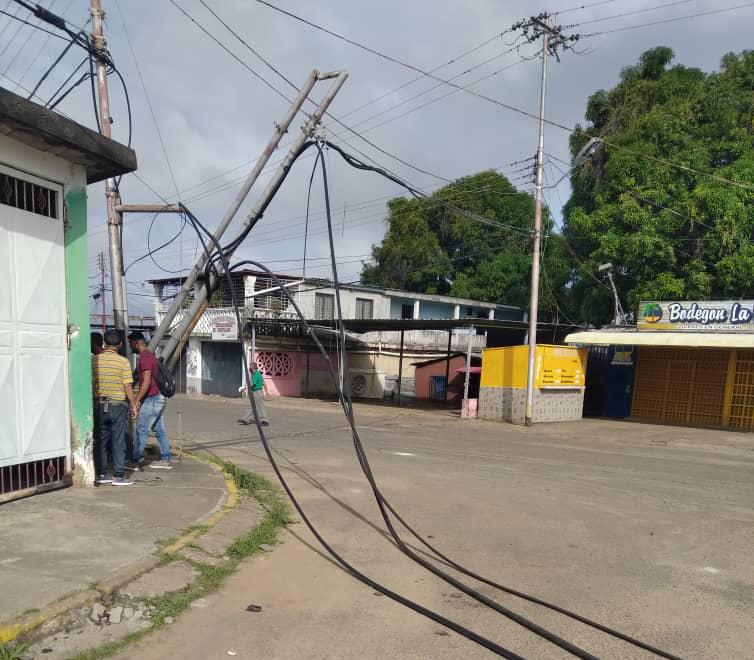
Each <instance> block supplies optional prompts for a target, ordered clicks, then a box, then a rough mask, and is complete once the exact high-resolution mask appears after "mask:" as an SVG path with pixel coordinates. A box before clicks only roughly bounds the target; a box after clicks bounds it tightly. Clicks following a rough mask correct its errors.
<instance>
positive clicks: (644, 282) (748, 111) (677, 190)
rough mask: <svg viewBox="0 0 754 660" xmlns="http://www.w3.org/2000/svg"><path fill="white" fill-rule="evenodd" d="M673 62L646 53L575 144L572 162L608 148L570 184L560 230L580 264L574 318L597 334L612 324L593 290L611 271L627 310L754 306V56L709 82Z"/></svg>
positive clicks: (729, 58) (596, 109)
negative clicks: (672, 302) (600, 142)
mask: <svg viewBox="0 0 754 660" xmlns="http://www.w3.org/2000/svg"><path fill="white" fill-rule="evenodd" d="M672 60H673V52H672V51H671V50H670V49H669V48H662V47H660V48H654V49H652V50H649V51H647V52H646V53H644V54H643V55H642V56H641V57H640V59H639V62H638V64H637V65H635V66H631V67H627V68H625V69H624V70H623V71H622V73H621V79H620V82H619V83H618V84H617V85H616V86H615V87H614V88H613V89H611V90H609V91H605V90H600V91H598V92H596V93H595V94H593V95H592V96H591V98H590V99H589V101H588V103H587V106H586V113H585V117H586V120H587V124H586V125H585V126H583V127H581V126H579V127H577V129H576V131H575V132H574V133H573V134H572V136H571V150H572V153H573V155H575V154H576V153H578V151H579V149H581V147H582V146H583V145H584V144H585V143H586V142H587V140H588V139H589V138H590V137H592V136H597V137H601V138H603V139H604V140H605V142H606V144H605V146H604V148H603V149H602V150H601V151H600V152H599V153H598V154H597V155H596V156H595V157H594V158H593V159H592V160H591V162H590V163H588V164H586V165H584V166H582V167H580V168H579V169H578V170H576V171H575V172H574V174H573V176H572V178H571V182H572V186H573V194H572V196H571V199H570V200H569V202H568V203H567V205H566V208H565V221H564V230H563V231H564V236H565V238H566V239H567V241H568V244H569V245H570V246H571V247H572V250H573V252H574V253H575V255H576V257H577V258H578V261H579V264H580V266H579V268H578V270H577V272H576V275H575V278H574V281H573V282H572V286H571V291H570V293H571V301H572V303H573V304H574V305H575V306H577V309H575V310H574V309H573V308H572V311H574V313H576V314H578V315H579V316H580V317H581V318H583V319H587V320H590V321H592V322H595V323H596V322H603V321H606V320H607V319H609V318H610V316H611V313H612V300H611V294H610V292H609V291H608V290H607V289H606V288H605V287H603V286H600V285H599V283H598V282H597V280H596V278H595V274H596V273H597V267H598V265H599V264H601V263H605V262H612V263H613V264H614V266H615V268H616V271H615V272H616V284H617V286H618V289H619V293H620V296H621V299H622V300H623V302H624V304H627V305H628V308H630V309H636V307H637V305H638V302H639V301H640V300H641V299H647V298H649V299H694V298H702V299H704V298H710V299H714V298H738V297H744V296H748V297H752V296H754V244H753V243H752V239H754V192H752V187H754V149H753V148H754V51H745V52H743V53H741V54H740V55H734V54H728V55H726V56H725V57H723V59H722V63H721V67H720V70H719V71H717V72H714V73H710V74H705V73H704V72H702V71H700V70H698V69H691V68H686V67H684V66H680V65H675V66H671V62H672ZM670 162H672V163H675V164H678V165H681V166H683V167H682V168H679V167H674V166H673V165H671V164H670ZM716 177H717V178H716ZM720 179H728V180H730V181H733V182H737V183H739V184H741V185H740V186H736V185H730V184H728V183H726V182H724V181H721V180H720Z"/></svg>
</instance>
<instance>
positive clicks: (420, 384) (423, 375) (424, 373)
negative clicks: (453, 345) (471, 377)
mask: <svg viewBox="0 0 754 660" xmlns="http://www.w3.org/2000/svg"><path fill="white" fill-rule="evenodd" d="M465 366H466V358H465V357H464V356H462V355H456V356H454V357H451V358H450V373H449V375H448V382H451V381H452V380H453V378H454V377H455V375H456V369H462V368H463V367H465ZM446 369H447V360H439V361H437V362H432V363H431V364H427V365H424V366H418V367H416V368H415V375H414V379H415V381H416V398H417V399H429V398H430V393H431V389H430V381H431V380H432V377H433V376H442V377H445V373H446ZM445 398H446V400H449V399H450V395H449V394H448V392H447V389H446V392H445Z"/></svg>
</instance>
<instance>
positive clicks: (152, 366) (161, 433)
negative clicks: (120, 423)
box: [128, 332, 173, 470]
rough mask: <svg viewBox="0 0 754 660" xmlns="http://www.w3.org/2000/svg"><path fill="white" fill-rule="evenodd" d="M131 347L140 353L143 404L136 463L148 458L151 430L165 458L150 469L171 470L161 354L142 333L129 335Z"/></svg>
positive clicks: (140, 411) (153, 463) (136, 446)
mask: <svg viewBox="0 0 754 660" xmlns="http://www.w3.org/2000/svg"><path fill="white" fill-rule="evenodd" d="M128 339H129V341H130V342H131V348H132V349H133V350H134V352H135V353H138V355H139V367H138V373H139V392H138V394H137V395H136V396H137V398H138V399H139V401H140V402H141V406H140V408H139V420H138V422H137V424H136V442H135V443H134V453H133V457H132V464H135V465H136V466H138V465H139V464H140V463H141V461H142V460H143V459H144V449H145V448H146V446H147V439H148V438H149V431H150V429H151V430H153V431H154V434H155V435H156V436H157V442H159V443H160V453H161V460H160V461H156V462H152V463H150V464H149V467H150V468H154V469H158V470H170V469H172V467H173V466H172V465H171V463H170V458H171V456H170V441H169V440H168V434H167V431H166V430H165V420H164V415H163V413H164V412H165V397H164V396H163V395H162V394H161V393H160V388H159V387H158V386H157V379H156V374H157V369H158V367H157V357H156V356H155V354H154V353H152V351H150V350H149V349H148V348H147V342H146V340H145V339H144V335H143V334H142V333H141V332H132V333H131V334H130V335H129V336H128Z"/></svg>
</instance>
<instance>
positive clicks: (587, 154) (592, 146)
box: [547, 137, 605, 188]
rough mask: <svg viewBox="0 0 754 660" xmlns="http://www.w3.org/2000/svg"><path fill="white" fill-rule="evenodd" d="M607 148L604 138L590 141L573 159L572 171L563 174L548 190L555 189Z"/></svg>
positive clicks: (595, 138)
mask: <svg viewBox="0 0 754 660" xmlns="http://www.w3.org/2000/svg"><path fill="white" fill-rule="evenodd" d="M603 146H605V143H604V141H603V140H602V138H598V137H593V138H590V139H589V142H587V143H586V144H585V145H584V146H583V147H581V150H580V151H579V153H577V154H576V157H575V158H574V159H573V163H572V165H571V167H570V169H569V170H568V171H567V172H566V173H565V174H563V176H561V177H560V178H559V179H558V180H557V181H556V182H555V183H553V184H552V185H551V186H547V188H555V187H556V186H557V185H558V184H559V183H560V182H561V181H562V180H563V179H565V178H566V177H567V176H569V175H570V174H571V172H573V171H574V170H575V169H576V168H577V167H579V166H581V165H583V164H584V163H585V162H586V161H587V160H589V159H590V158H592V157H593V156H596V155H597V154H598V153H599V152H600V150H601V149H602V147H603Z"/></svg>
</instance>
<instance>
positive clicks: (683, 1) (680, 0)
mask: <svg viewBox="0 0 754 660" xmlns="http://www.w3.org/2000/svg"><path fill="white" fill-rule="evenodd" d="M690 2H698V0H674V1H673V2H665V3H663V4H661V5H654V6H653V7H644V8H643V9H635V10H633V11H626V12H623V13H622V14H612V15H610V16H603V17H601V18H593V19H590V20H588V21H579V22H578V23H572V24H570V25H568V26H566V27H569V28H574V27H580V26H582V25H591V24H592V23H601V22H603V21H612V20H615V19H616V18H624V17H626V16H634V15H635V14H645V13H647V12H650V11H657V10H658V9H666V8H667V7H676V6H677V5H687V4H689V3H690Z"/></svg>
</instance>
